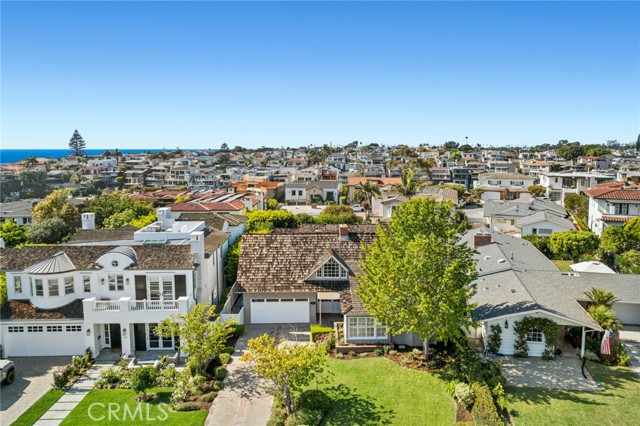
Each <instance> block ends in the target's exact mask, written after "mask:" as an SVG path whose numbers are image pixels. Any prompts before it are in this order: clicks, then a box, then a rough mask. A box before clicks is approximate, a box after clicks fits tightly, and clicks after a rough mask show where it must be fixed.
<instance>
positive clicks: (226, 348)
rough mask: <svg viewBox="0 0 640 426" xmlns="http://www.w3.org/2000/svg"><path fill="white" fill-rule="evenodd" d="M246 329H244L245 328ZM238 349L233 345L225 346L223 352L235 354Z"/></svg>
mask: <svg viewBox="0 0 640 426" xmlns="http://www.w3.org/2000/svg"><path fill="white" fill-rule="evenodd" d="M243 330H244V329H243ZM235 351H236V348H234V347H233V346H225V348H224V349H223V350H222V353H223V354H229V355H233V353H234V352H235Z"/></svg>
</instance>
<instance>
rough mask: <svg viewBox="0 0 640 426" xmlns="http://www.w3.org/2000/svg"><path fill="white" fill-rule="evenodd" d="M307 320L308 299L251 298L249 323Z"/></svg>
mask: <svg viewBox="0 0 640 426" xmlns="http://www.w3.org/2000/svg"><path fill="white" fill-rule="evenodd" d="M291 322H309V299H275V298H273V299H251V323H252V324H272V323H291Z"/></svg>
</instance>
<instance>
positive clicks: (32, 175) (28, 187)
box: [18, 169, 47, 198]
mask: <svg viewBox="0 0 640 426" xmlns="http://www.w3.org/2000/svg"><path fill="white" fill-rule="evenodd" d="M18 181H19V182H20V189H21V195H22V197H23V198H25V197H37V198H40V197H44V196H45V195H46V193H47V173H46V172H44V171H36V170H29V169H26V170H21V171H20V172H19V173H18Z"/></svg>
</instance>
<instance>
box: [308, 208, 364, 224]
mask: <svg viewBox="0 0 640 426" xmlns="http://www.w3.org/2000/svg"><path fill="white" fill-rule="evenodd" d="M315 223H321V224H324V225H329V224H347V225H348V224H355V223H360V218H359V217H358V216H356V215H355V214H354V213H353V209H352V208H351V207H349V206H345V205H336V206H327V207H326V208H325V209H324V210H323V211H322V212H321V213H320V214H319V215H318V217H317V218H316V220H315Z"/></svg>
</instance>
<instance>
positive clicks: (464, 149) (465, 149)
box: [458, 143, 473, 152]
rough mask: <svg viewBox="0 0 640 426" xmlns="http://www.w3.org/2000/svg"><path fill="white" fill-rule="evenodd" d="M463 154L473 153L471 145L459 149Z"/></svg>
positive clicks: (464, 145)
mask: <svg viewBox="0 0 640 426" xmlns="http://www.w3.org/2000/svg"><path fill="white" fill-rule="evenodd" d="M458 149H459V150H460V151H461V152H473V148H472V147H471V145H469V144H467V143H465V144H463V145H461V146H460V148H458Z"/></svg>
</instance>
